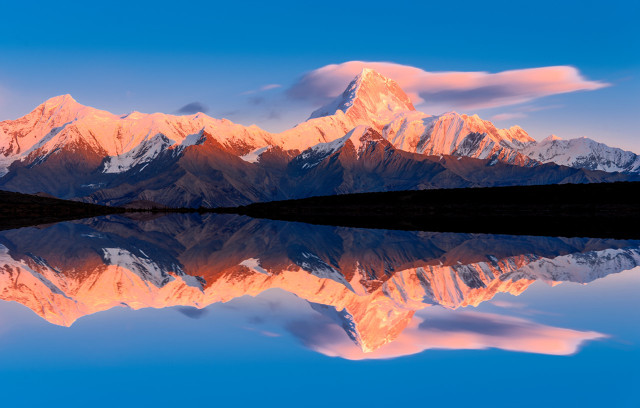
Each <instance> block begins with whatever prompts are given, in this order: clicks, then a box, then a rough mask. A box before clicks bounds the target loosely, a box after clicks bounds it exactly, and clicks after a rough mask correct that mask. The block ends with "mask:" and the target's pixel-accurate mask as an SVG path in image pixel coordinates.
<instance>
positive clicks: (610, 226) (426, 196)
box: [0, 182, 640, 239]
mask: <svg viewBox="0 0 640 408" xmlns="http://www.w3.org/2000/svg"><path fill="white" fill-rule="evenodd" d="M637 192H640V182H618V183H598V184H563V185H542V186H518V187H488V188H463V189H442V190H420V191H396V192H380V193H362V194H345V195H335V196H322V197H311V198H304V199H298V200H286V201H272V202H264V203H254V204H250V205H246V206H240V207H222V208H198V209H193V208H176V209H171V208H153V209H128V208H119V207H106V206H100V205H95V204H87V203H82V202H75V201H68V200H61V199H57V198H49V197H39V196H34V195H28V194H20V193H10V192H5V191H0V230H2V229H11V228H20V227H25V226H32V225H40V224H48V223H55V222H61V221H69V220H73V219H80V218H88V217H95V216H101V215H109V214H123V213H140V212H147V213H157V214H162V213H191V212H199V213H208V212H210V213H220V214H239V215H247V216H250V217H254V218H266V219H272V220H283V221H296V222H305V223H310V224H320V225H333V226H344V227H356V228H379V229H396V230H421V231H438V232H475V233H488V234H509V235H539V236H565V237H593V238H623V239H632V238H634V239H635V238H640V202H638V201H637V200H634V195H635V194H636V193H637Z"/></svg>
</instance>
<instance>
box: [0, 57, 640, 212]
mask: <svg viewBox="0 0 640 408" xmlns="http://www.w3.org/2000/svg"><path fill="white" fill-rule="evenodd" d="M622 180H640V158H639V157H638V155H636V154H634V153H632V152H628V151H623V150H621V149H617V148H612V147H608V146H606V145H604V144H601V143H597V142H595V141H592V140H589V139H573V140H561V139H558V138H556V137H550V138H547V139H545V140H543V141H541V142H536V141H535V140H534V139H533V138H531V137H530V136H529V135H528V134H527V132H525V131H524V130H523V129H522V128H520V127H518V126H514V127H511V128H509V129H498V128H496V127H495V126H494V125H493V124H492V123H491V122H489V121H487V120H483V119H481V118H479V117H478V116H477V115H473V116H468V115H461V114H458V113H456V112H449V113H445V114H443V115H439V116H433V115H428V114H426V113H422V112H419V111H417V110H415V108H414V106H413V104H412V103H411V100H410V99H409V97H408V96H407V95H406V94H405V93H404V91H403V90H402V89H400V87H399V86H398V85H397V84H396V83H395V82H394V81H393V80H391V79H388V78H385V77H383V76H382V75H380V74H378V73H377V72H375V71H373V70H370V69H364V70H363V71H362V72H361V73H360V74H359V75H358V76H357V77H356V78H355V79H354V80H353V81H352V82H351V83H350V84H349V85H348V87H347V89H346V90H345V91H344V92H343V93H342V94H341V95H339V96H338V97H337V98H336V99H335V100H334V101H332V102H330V103H329V104H327V105H326V106H324V107H321V108H319V109H317V110H316V111H314V112H313V113H312V114H311V116H310V117H309V119H308V120H306V121H305V122H302V123H300V124H298V125H297V126H295V127H293V128H291V129H289V130H286V131H284V132H281V133H270V132H267V131H265V130H262V129H260V128H259V127H257V126H255V125H252V126H248V127H245V126H242V125H239V124H235V123H232V122H230V121H228V120H226V119H214V118H211V117H209V116H207V115H205V114H203V113H198V114H195V115H189V116H175V115H167V114H161V113H153V114H143V113H139V112H132V113H130V114H127V115H115V114H112V113H109V112H106V111H102V110H98V109H94V108H91V107H87V106H83V105H81V104H79V103H78V102H76V101H75V100H74V99H73V98H72V97H71V96H70V95H63V96H58V97H55V98H52V99H49V100H48V101H46V102H45V103H43V104H41V105H40V106H38V107H37V108H36V109H35V110H34V111H32V112H31V113H29V114H28V115H26V116H24V117H22V118H19V119H16V120H7V121H4V122H0V188H2V189H5V190H10V191H17V192H23V193H39V192H42V193H46V194H50V195H53V196H56V197H59V198H66V199H77V200H83V201H86V202H91V203H98V204H107V205H118V206H151V205H154V206H170V207H201V206H203V207H217V206H236V205H244V204H249V203H252V202H258V201H271V200H280V199H289V198H302V197H309V196H317V195H333V194H343V193H357V192H374V191H396V190H414V189H432V188H454V187H478V186H505V185H532V184H554V183H590V182H610V181H622Z"/></svg>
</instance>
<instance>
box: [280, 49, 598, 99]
mask: <svg viewBox="0 0 640 408" xmlns="http://www.w3.org/2000/svg"><path fill="white" fill-rule="evenodd" d="M365 67H366V68H373V69H375V70H376V71H378V72H380V73H381V74H382V75H384V76H386V77H389V78H391V79H393V80H395V81H396V82H397V83H398V85H400V87H401V88H402V89H403V90H404V91H405V92H406V93H407V95H409V97H410V98H411V100H412V101H413V103H414V104H415V105H437V106H446V107H449V108H453V109H482V108H495V107H499V106H507V105H514V104H518V103H522V102H528V101H531V100H534V99H537V98H541V97H543V96H548V95H555V94H562V93H567V92H575V91H592V90H596V89H600V88H603V87H606V86H608V85H609V84H607V83H605V82H601V81H591V80H587V79H585V78H584V77H583V76H582V75H581V74H580V71H578V70H577V69H576V68H574V67H571V66H553V67H540V68H527V69H518V70H510V71H502V72H497V73H489V72H427V71H424V70H422V69H420V68H416V67H412V66H408V65H400V64H394V63H389V62H365V61H349V62H344V63H342V64H332V65H326V66H324V67H322V68H318V69H315V70H313V71H310V72H308V73H306V74H304V75H303V76H302V77H301V78H300V79H299V80H298V81H297V82H296V83H295V84H294V85H293V86H292V87H291V88H289V89H288V90H287V95H288V96H289V97H290V98H293V99H298V100H308V101H310V102H312V103H314V104H322V103H325V102H326V101H327V100H328V99H331V98H334V97H335V96H337V95H338V94H340V92H342V90H343V89H344V88H345V86H346V85H347V84H348V83H349V81H350V80H351V79H353V77H354V76H356V75H357V74H358V73H359V72H360V71H361V70H362V69H363V68H365Z"/></svg>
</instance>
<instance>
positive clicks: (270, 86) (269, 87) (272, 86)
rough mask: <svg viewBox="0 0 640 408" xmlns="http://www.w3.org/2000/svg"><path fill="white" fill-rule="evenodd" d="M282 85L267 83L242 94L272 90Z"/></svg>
mask: <svg viewBox="0 0 640 408" xmlns="http://www.w3.org/2000/svg"><path fill="white" fill-rule="evenodd" d="M281 87H282V85H280V84H267V85H263V86H261V87H260V88H258V89H251V90H249V91H245V92H242V93H241V94H240V95H251V94H255V93H258V92H264V91H270V90H272V89H278V88H281Z"/></svg>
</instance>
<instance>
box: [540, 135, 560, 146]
mask: <svg viewBox="0 0 640 408" xmlns="http://www.w3.org/2000/svg"><path fill="white" fill-rule="evenodd" d="M556 140H562V138H561V137H558V136H556V135H549V136H547V137H545V138H544V139H542V141H541V142H540V144H542V143H551V142H554V141H556Z"/></svg>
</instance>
